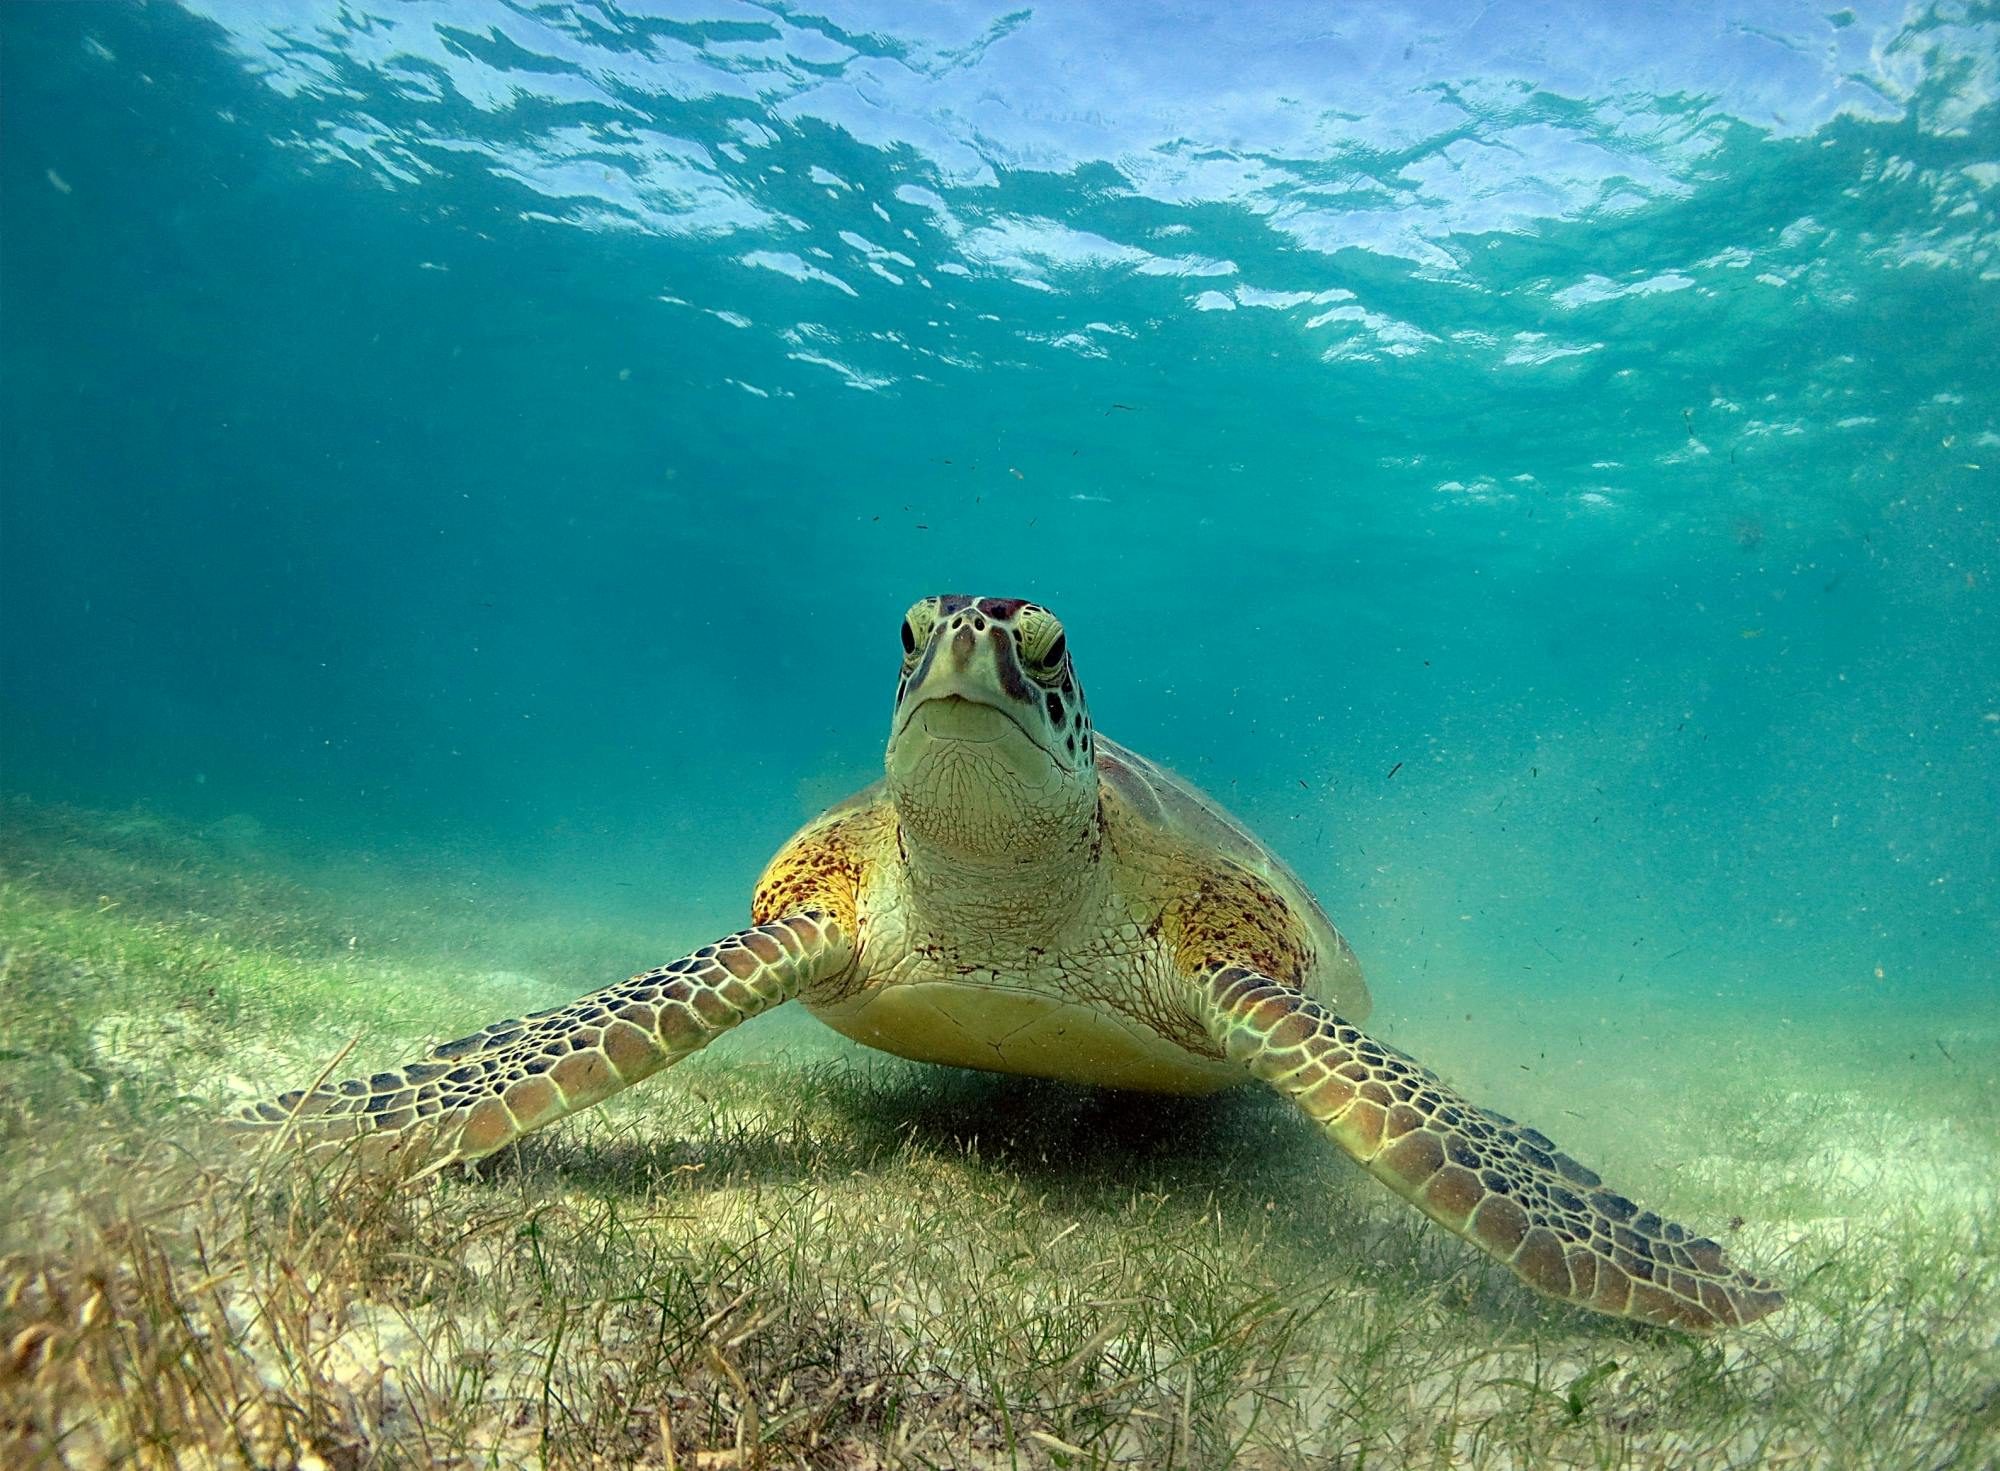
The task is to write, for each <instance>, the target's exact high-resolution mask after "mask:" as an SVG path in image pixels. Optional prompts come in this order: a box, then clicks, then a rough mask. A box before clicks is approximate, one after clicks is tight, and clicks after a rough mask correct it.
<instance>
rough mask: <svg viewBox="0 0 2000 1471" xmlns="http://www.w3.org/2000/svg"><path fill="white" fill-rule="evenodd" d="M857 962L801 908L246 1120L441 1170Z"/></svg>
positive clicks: (826, 925) (256, 1110)
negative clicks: (409, 1151)
mask: <svg viewBox="0 0 2000 1471" xmlns="http://www.w3.org/2000/svg"><path fill="white" fill-rule="evenodd" d="M853 959H854V937H853V936H852V934H850V933H849V932H847V931H846V930H845V929H843V927H842V926H841V924H840V923H839V921H838V920H836V919H835V918H834V917H833V916H832V915H831V914H828V913H826V912H825V911H823V910H801V911H799V912H797V913H794V914H788V915H785V916H783V917H782V918H775V919H772V920H770V921H769V922H767V923H764V924H760V925H757V926H755V927H753V928H751V929H747V930H739V931H738V932H737V933H735V934H733V935H730V936H729V937H728V938H727V939H724V940H719V941H717V942H716V943H715V944H713V945H704V946H702V948H701V949H699V950H697V951H695V952H694V954H692V955H690V956H688V957H687V958H686V959H684V960H677V961H675V962H674V963H673V964H672V965H666V966H662V967H660V969H658V970H650V971H646V972H645V973H643V974H641V975H636V976H633V977H632V978H631V979H630V980H627V981H621V982H619V983H618V984H617V985H615V986H607V987H606V988H605V989H604V990H602V991H593V992H592V993H591V994H590V995H588V996H584V997H582V998H580V999H578V1000H576V1001H572V1002H571V1003H570V1004H569V1005H567V1006H560V1007H557V1008H555V1009H554V1010H551V1011H542V1012H537V1013H535V1014H534V1015H532V1016H527V1017H522V1018H520V1019H518V1020H509V1021H504V1022H496V1023H494V1024H493V1025H492V1026H490V1027H486V1028H484V1029H483V1030H481V1031H478V1032H474V1033H473V1034H472V1035H471V1036H468V1037H461V1038H460V1039H459V1040H458V1041H456V1042H447V1043H445V1044H444V1045H443V1046H441V1047H435V1048H433V1049H432V1050H431V1051H430V1052H429V1053H427V1054H426V1055H425V1056H424V1058H423V1060H421V1061H418V1062H413V1063H409V1064H407V1065H405V1066H403V1067H400V1068H393V1069H391V1070H389V1071H388V1072H381V1073H377V1074H375V1075H374V1076H373V1077H372V1078H365V1079H363V1078H355V1079H350V1080H348V1081H346V1082H341V1083H332V1084H327V1085H325V1086H323V1087H317V1088H314V1089H313V1090H311V1091H310V1092H298V1091H295V1092H291V1093H287V1094H284V1095H283V1096H281V1097H279V1098H277V1099H275V1100H273V1101H271V1102H267V1103H260V1104H257V1105H255V1106H253V1107H249V1108H246V1109H244V1110H243V1111H242V1112H241V1114H239V1115H238V1121H239V1123H241V1124H242V1125H246V1126H248V1127H251V1128H258V1129H265V1130H275V1129H284V1128H288V1127H296V1128H297V1129H298V1131H299V1132H300V1134H301V1135H302V1136H303V1137H305V1138H307V1139H323V1138H326V1137H329V1136H345V1135H352V1134H364V1135H367V1136H369V1142H370V1143H371V1145H374V1146H376V1147H377V1148H379V1147H380V1146H389V1147H390V1148H392V1149H401V1148H403V1147H405V1146H414V1148H415V1150H416V1152H417V1154H418V1155H419V1156H420V1157H421V1160H422V1162H423V1163H424V1165H425V1166H427V1167H430V1168H435V1167H437V1166H440V1165H444V1164H448V1163H451V1162H452V1161H454V1160H475V1159H478V1158H480V1157H481V1156H482V1155H488V1154H491V1153H493V1151H494V1150H496V1149H500V1148H503V1147H504V1146H506V1145H508V1144H511V1143H512V1142H513V1141H514V1140H516V1139H518V1138H520V1137H521V1136H522V1135H523V1134H525V1133H527V1132H528V1131H529V1130H531V1129H539V1128H541V1127H542V1126H543V1125H544V1124H551V1123H554V1122H555V1121H556V1120H557V1119H560V1118H564V1117H566V1116H567V1115H569V1114H573V1113H576V1112H577V1111H578V1110H580V1109H585V1108H588V1107H590V1106H591V1105H592V1104H594V1103H598V1102H601V1101H602V1100H604V1099H605V1098H608V1097H610V1096H611V1095H612V1094H613V1093H616V1092H618V1091H619V1090H620V1089H621V1088H629V1087H630V1086H631V1085H632V1084H634V1083H636V1082H638V1081H639V1080H640V1079H642V1078H645V1077H648V1076H650V1075H651V1074H653V1073H656V1072H658V1071H659V1070H660V1069H661V1068H664V1067H670V1066H672V1065H673V1064H674V1063H677V1062H679V1061H680V1060H681V1059H682V1058H684V1057H686V1056H687V1055H688V1054H689V1053H692V1052H699V1051H700V1050H701V1049H702V1048H704V1047H706V1046H707V1045H708V1044H709V1043H710V1042H713V1041H714V1040H715V1039H716V1038H717V1037H719V1036H721V1035H722V1034H723V1033H724V1032H726V1031H728V1030H729V1029H730V1028H731V1027H733V1026H735V1025H736V1024H737V1023H738V1022H740V1021H743V1020H745V1019H746V1018H748V1017H752V1016H755V1015H756V1014H757V1013H758V1012H760V1011H766V1010H768V1009H770V1008H771V1007H773V1006H776V1005H778V1004H780V1003H781V1002H784V1001H788V1000H790V999H791V998H792V997H793V996H795V995H797V994H798V993H799V992H800V991H801V990H804V989H806V988H808V987H811V986H814V985H817V984H820V983H822V982H824V981H826V980H828V979H830V978H832V977H835V976H837V975H838V974H839V973H840V972H841V971H842V970H844V969H845V968H846V967H847V966H848V965H849V964H850V963H852V961H853Z"/></svg>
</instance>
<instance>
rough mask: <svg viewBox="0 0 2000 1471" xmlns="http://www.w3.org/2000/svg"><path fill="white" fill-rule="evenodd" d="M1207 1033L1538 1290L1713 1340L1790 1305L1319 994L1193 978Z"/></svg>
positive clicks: (1217, 969) (1265, 983)
mask: <svg viewBox="0 0 2000 1471" xmlns="http://www.w3.org/2000/svg"><path fill="white" fill-rule="evenodd" d="M1191 979H1192V981H1193V982H1194V986H1195V999H1196V1001H1197V1004H1198V1006H1199V1008H1200V1010H1201V1012H1202V1015H1203V1018H1204V1020H1205V1021H1206V1023H1207V1026H1208V1031H1209V1035H1210V1036H1212V1037H1213V1038H1214V1039H1215V1041H1216V1042H1217V1043H1218V1044H1220V1045H1221V1046H1222V1047H1223V1049H1224V1050H1225V1051H1226V1052H1227V1054H1228V1056H1229V1057H1230V1059H1231V1060H1232V1061H1235V1062H1240V1063H1244V1064H1246V1065H1247V1066H1248V1067H1249V1068H1250V1070H1251V1071H1252V1072H1254V1073H1256V1075H1257V1076H1258V1077H1260V1078H1262V1079H1263V1080H1264V1081H1265V1082H1267V1083H1269V1084H1270V1085H1271V1086H1272V1087H1274V1088H1276V1089H1277V1090H1278V1091H1279V1092H1280V1093H1283V1094H1284V1095H1286V1096H1287V1097H1288V1098H1290V1099H1291V1100H1292V1101H1293V1102H1294V1103H1296V1104H1298V1106H1299V1107H1300V1108H1302V1109H1303V1110H1304V1111H1305V1112H1306V1113H1307V1114H1308V1115H1309V1116H1310V1117H1311V1118H1312V1119H1313V1121H1314V1122H1315V1123H1317V1124H1318V1125H1319V1126H1320V1128H1321V1129H1323V1130H1324V1131H1325V1132H1326V1135H1327V1137H1328V1138H1330V1139H1332V1140H1333V1142H1334V1143H1335V1144H1337V1145H1339V1146H1340V1147H1341V1149H1343V1150H1345V1151H1346V1152H1347V1153H1348V1154H1349V1155H1351V1156H1353V1158H1354V1159H1355V1160H1356V1161H1358V1162H1359V1163H1360V1164H1361V1166H1362V1167H1363V1168H1364V1169H1366V1170H1367V1171H1368V1173H1369V1174H1371V1175H1373V1176H1374V1177H1375V1178H1376V1179H1378V1180H1380V1181H1381V1182H1382V1183H1383V1184H1385V1185H1387V1186H1388V1187H1389V1188H1390V1189H1391V1190H1394V1191H1395V1192H1396V1193H1397V1194H1398V1195H1400V1196H1402V1197H1403V1198H1404V1199H1406V1200H1408V1201H1409V1202H1410V1203H1411V1204H1412V1205H1414V1206H1416V1207H1417V1209H1418V1210H1420V1211H1422V1212H1423V1213H1424V1214H1425V1215H1427V1216H1429V1217H1430V1218H1431V1219H1432V1220H1434V1221H1436V1222H1437V1223H1438V1224H1439V1225H1441V1226H1444V1227H1445V1228H1446V1229H1447V1230H1450V1231H1453V1232H1455V1233H1456V1234H1458V1235H1460V1236H1463V1237H1464V1238H1465V1239H1466V1240H1467V1241H1470V1242H1472V1243H1473V1244H1474V1245H1476V1246H1478V1247H1479V1248H1481V1249H1482V1250H1484V1251H1486V1252H1488V1253H1490V1254H1491V1255H1493V1256H1495V1257H1498V1258H1499V1259H1500V1260H1501V1261H1503V1262H1505V1263H1506V1264H1507V1265H1508V1266H1509V1267H1510V1268H1511V1269H1512V1270H1513V1272H1514V1274H1515V1275H1516V1276H1517V1277H1519V1278H1520V1279H1521V1280H1522V1281H1524V1282H1526V1283H1527V1284H1528V1285H1529V1286H1530V1287H1534V1288H1536V1289H1538V1290H1540V1291H1542V1292H1546V1293H1548V1294H1550V1295H1551V1296H1553V1297H1559V1298H1563V1299H1565V1300H1567V1301H1569V1302H1573V1303H1576V1304H1578V1305H1579V1306H1581V1307H1586V1308H1591V1309H1594V1310H1595V1311H1597V1312H1600V1313H1610V1314H1613V1315H1615V1316H1618V1317H1626V1318H1637V1319H1638V1320H1639V1321H1641V1322H1644V1323H1654V1324H1658V1325H1659V1326H1661V1327H1667V1328H1679V1329H1681V1330H1682V1331H1684V1332H1696V1333H1701V1332H1709V1331H1712V1330H1714V1329H1717V1328H1724V1327H1730V1326H1734V1325H1737V1324H1741V1323H1750V1322H1754V1321H1756V1320H1757V1319H1758V1318H1761V1317H1763V1316H1764V1315H1765V1314H1766V1313H1770V1312H1775V1311H1776V1310H1777V1309H1778V1308H1780V1307H1782V1306H1783V1305H1784V1301H1785V1298H1784V1294H1783V1293H1781V1292H1779V1291H1778V1289H1777V1288H1776V1287H1774V1286H1773V1285H1772V1284H1771V1283H1769V1282H1767V1281H1765V1280H1764V1279H1763V1278H1761V1277H1758V1276H1756V1275H1754V1274H1752V1273H1750V1272H1747V1271H1744V1270H1743V1269H1741V1268H1739V1267H1736V1266H1734V1265H1733V1264H1732V1263H1731V1262H1730V1260H1729V1258H1728V1256H1727V1254H1726V1253H1725V1252H1724V1251H1723V1249H1722V1247H1721V1246H1720V1245H1718V1244H1717V1243H1715V1242H1713V1241H1710V1240H1708V1239H1706V1238H1705V1237H1700V1236H1696V1235H1695V1234H1694V1233H1693V1232H1691V1231H1689V1230H1687V1228H1685V1227H1684V1226H1680V1225H1677V1224H1675V1223H1674V1222H1672V1221H1663V1220H1661V1219H1660V1218H1659V1217H1658V1216H1657V1215H1654V1214H1653V1213H1652V1212H1651V1211H1642V1210H1640V1209H1639V1208H1638V1207H1637V1206H1636V1205H1634V1204H1633V1203H1632V1202H1631V1201H1629V1200H1627V1199H1626V1198H1625V1197H1624V1196H1622V1195H1619V1194H1618V1193H1616V1192H1615V1191H1612V1190H1607V1189H1605V1188H1604V1182H1603V1181H1602V1180H1600V1179H1599V1178H1598V1177H1597V1175H1596V1173H1595V1172H1594V1171H1592V1170H1589V1169H1586V1168H1585V1167H1584V1166H1582V1165H1580V1164H1578V1163H1577V1162H1576V1161H1575V1160H1573V1159H1571V1158H1570V1157H1569V1156H1568V1155H1566V1154H1563V1153H1561V1152H1560V1151H1558V1150H1557V1149H1556V1147H1555V1145H1554V1144H1553V1143H1551V1142H1550V1141H1549V1140H1548V1139H1547V1138H1546V1137H1544V1136H1543V1135H1542V1134H1540V1133H1538V1132H1536V1131H1535V1130H1533V1129H1530V1128H1528V1127H1527V1126H1525V1125H1523V1124H1517V1123H1515V1122H1514V1121H1513V1120H1512V1119H1509V1118H1503V1117H1502V1116H1501V1115H1499V1114H1495V1113H1489V1112H1488V1111H1487V1110H1485V1109H1483V1108H1478V1107H1476V1106H1474V1105H1473V1104H1471V1103H1468V1102H1467V1101H1466V1100H1465V1099H1464V1098H1462V1097H1461V1096H1459V1094H1458V1093H1456V1092H1454V1091H1453V1090H1452V1089H1451V1088H1450V1087H1449V1086H1447V1085H1446V1084H1445V1083H1443V1082H1441V1081H1440V1080H1439V1079H1438V1078H1437V1077H1436V1075H1434V1074H1433V1073H1431V1072H1429V1071H1428V1070H1427V1069H1425V1068H1422V1067H1420V1066H1418V1065H1417V1064H1416V1063H1415V1062H1412V1061H1411V1060H1410V1059H1409V1058H1407V1057H1404V1056H1403V1055H1402V1054H1400V1053H1398V1052H1396V1051H1394V1050H1393V1049H1391V1048H1388V1047H1385V1046H1383V1045H1382V1044H1381V1043H1379V1042H1376V1041H1375V1040H1374V1039H1372V1038H1371V1037H1369V1036H1368V1035H1367V1034H1366V1033H1365V1032H1363V1031H1361V1030H1360V1028H1358V1027H1355V1026H1352V1025H1350V1024H1349V1023H1347V1022H1345V1021H1343V1020H1342V1019H1341V1018H1340V1017H1338V1016H1335V1015H1334V1014H1333V1013H1332V1012H1331V1011H1329V1010H1327V1009H1326V1008H1325V1007H1323V1006H1321V1005H1320V1004H1319V1003H1318V1002H1317V1001H1315V1000H1313V999H1312V998H1311V997H1310V996H1307V995H1305V994H1304V993H1302V992H1300V991H1298V990H1296V989H1294V988H1293V987H1291V986H1286V985H1282V984H1280V983H1279V982H1277V981H1273V980H1271V979H1270V978H1269V977H1266V976H1263V975H1260V974H1258V973H1257V972H1256V971H1253V970H1250V969H1248V968H1246V967H1243V966H1237V965H1224V964H1210V965H1209V966H1207V967H1205V968H1204V969H1202V970H1201V971H1199V972H1198V973H1197V974H1196V975H1194V976H1193V977H1191Z"/></svg>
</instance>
